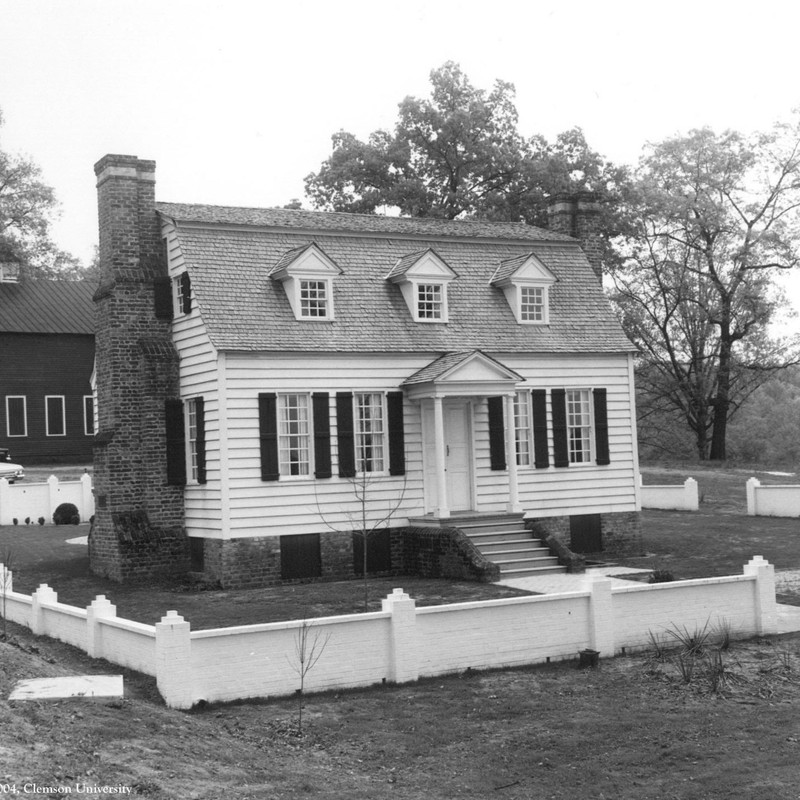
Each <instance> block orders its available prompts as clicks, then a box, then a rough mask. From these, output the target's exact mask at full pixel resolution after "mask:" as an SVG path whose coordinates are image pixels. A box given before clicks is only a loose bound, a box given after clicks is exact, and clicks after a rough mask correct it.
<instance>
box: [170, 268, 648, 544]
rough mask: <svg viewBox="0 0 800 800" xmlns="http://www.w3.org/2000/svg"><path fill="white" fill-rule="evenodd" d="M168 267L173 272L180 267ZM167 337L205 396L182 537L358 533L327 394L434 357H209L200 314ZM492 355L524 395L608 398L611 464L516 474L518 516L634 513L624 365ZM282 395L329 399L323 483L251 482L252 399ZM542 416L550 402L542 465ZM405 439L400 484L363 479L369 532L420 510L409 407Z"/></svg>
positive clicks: (495, 502) (482, 504) (418, 458)
mask: <svg viewBox="0 0 800 800" xmlns="http://www.w3.org/2000/svg"><path fill="white" fill-rule="evenodd" d="M176 265H177V266H176V271H179V267H180V264H179V263H177V262H176ZM174 327H175V335H176V345H177V346H178V348H179V350H180V353H181V381H182V389H181V391H182V396H184V397H191V396H196V395H203V397H204V398H205V409H206V452H207V471H208V483H207V484H206V485H204V486H188V487H187V489H186V523H187V530H188V532H189V534H190V535H192V536H203V537H213V538H231V537H256V536H274V535H287V534H300V533H314V532H323V531H325V530H328V529H336V530H343V531H344V530H351V529H353V528H357V527H360V525H361V522H360V514H361V505H360V503H359V502H358V500H357V498H356V496H355V492H354V485H353V483H352V482H351V481H349V480H347V479H342V478H339V477H338V476H336V474H335V471H336V464H337V451H336V436H335V422H336V419H335V416H336V407H335V394H336V392H337V391H348V392H358V391H380V392H389V391H395V390H397V389H398V388H399V386H400V385H401V384H402V382H403V381H404V380H405V379H406V378H407V377H409V376H410V375H412V374H413V373H414V372H416V371H417V370H419V369H421V368H422V367H424V366H426V365H427V364H429V363H430V362H431V361H432V360H433V358H435V357H436V354H431V353H423V354H357V355H342V354H300V353H226V354H216V353H215V351H214V349H213V347H212V346H211V344H210V343H209V342H208V340H207V337H206V336H205V333H204V330H203V327H202V313H201V310H199V312H195V313H193V314H192V315H190V317H189V318H186V319H181V320H179V321H176V324H175V326H174ZM497 357H498V358H499V360H501V361H503V363H505V364H506V365H508V366H509V367H511V368H512V369H515V370H516V371H517V372H519V373H520V374H521V375H522V376H523V377H524V378H525V379H526V381H525V384H524V386H525V387H527V388H543V389H548V390H549V389H553V388H560V387H563V388H570V387H572V388H586V389H592V388H596V387H604V388H606V390H607V392H608V395H607V396H608V417H609V449H610V454H611V464H610V465H609V466H605V467H597V466H594V465H585V466H584V465H581V466H571V467H568V468H559V469H556V468H555V467H552V466H551V467H549V468H547V469H544V470H541V469H540V470H536V469H534V468H533V467H520V469H519V476H518V478H519V490H520V501H521V504H522V506H523V508H524V509H525V511H526V513H527V514H528V515H529V516H555V515H564V514H580V513H602V512H610V511H627V510H635V508H636V488H635V472H636V470H635V439H634V435H633V427H632V409H631V391H630V387H629V385H628V379H629V378H628V375H629V373H628V359H627V356H607V355H606V356H597V357H591V356H582V357H579V358H575V357H569V356H566V357H557V356H546V357H543V356H530V357H525V356H520V355H519V354H510V355H499V356H497ZM290 391H297V392H303V393H310V392H314V391H324V392H328V393H329V395H330V406H329V412H330V423H331V434H332V437H331V451H332V460H333V468H334V476H333V477H332V478H329V479H324V480H314V479H313V478H303V479H298V478H294V479H282V480H279V481H269V482H264V481H261V479H260V472H261V461H260V447H259V440H258V434H259V431H258V394H259V393H261V392H277V393H281V392H290ZM220 403H222V406H223V408H224V414H223V415H222V418H220ZM472 405H473V420H474V437H475V439H474V445H473V464H474V468H475V499H476V504H477V508H476V510H478V511H487V512H493V511H504V510H506V504H507V500H508V474H507V471H497V472H493V471H492V470H491V469H490V468H489V440H488V419H487V405H486V400H485V399H484V398H476V399H474V400H473V401H472ZM550 413H551V411H550V408H549V403H548V422H549V423H550V424H549V428H550V433H549V447H550V454H551V462H552V448H553V443H552V424H551V420H550V419H549V417H550ZM221 430H223V431H224V434H221V433H220V431H221ZM405 439H406V472H407V475H406V477H405V478H400V477H394V476H389V475H384V476H377V477H375V478H373V480H372V482H371V484H370V488H369V490H368V496H369V506H370V514H369V519H368V524H369V525H372V524H374V523H375V522H376V521H378V520H380V519H382V518H383V517H385V516H387V515H391V516H390V522H391V524H393V525H402V524H405V523H406V521H407V519H408V517H410V516H416V515H418V514H420V513H422V512H423V511H424V509H425V505H426V498H425V493H424V489H423V480H422V476H423V469H422V461H423V451H422V426H421V416H420V407H419V405H418V404H416V403H409V402H406V406H405ZM428 506H430V498H428Z"/></svg>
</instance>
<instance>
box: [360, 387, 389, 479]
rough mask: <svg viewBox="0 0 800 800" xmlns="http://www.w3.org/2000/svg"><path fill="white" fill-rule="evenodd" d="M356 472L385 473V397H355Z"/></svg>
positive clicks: (364, 395)
mask: <svg viewBox="0 0 800 800" xmlns="http://www.w3.org/2000/svg"><path fill="white" fill-rule="evenodd" d="M354 400H355V412H356V413H355V428H356V430H355V434H356V436H355V439H356V470H357V471H358V472H362V473H365V472H383V470H384V467H385V458H384V446H385V441H386V437H385V435H384V413H383V395H382V394H380V393H369V394H356V395H355V398H354Z"/></svg>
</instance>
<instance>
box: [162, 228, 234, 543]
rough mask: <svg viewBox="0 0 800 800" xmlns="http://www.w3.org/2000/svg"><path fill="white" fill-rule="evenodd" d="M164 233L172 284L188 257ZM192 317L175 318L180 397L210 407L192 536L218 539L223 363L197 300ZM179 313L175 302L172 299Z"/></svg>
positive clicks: (191, 499) (189, 501)
mask: <svg viewBox="0 0 800 800" xmlns="http://www.w3.org/2000/svg"><path fill="white" fill-rule="evenodd" d="M162 232H163V234H164V235H165V236H166V238H167V256H168V272H169V276H170V278H171V279H174V278H176V277H177V276H178V275H180V274H181V273H182V272H183V271H184V270H185V269H186V264H185V262H184V258H183V253H182V252H181V249H180V247H179V246H178V245H177V242H176V240H175V237H174V228H173V226H172V224H171V223H165V224H164V225H163V227H162ZM193 306H194V307H193V309H192V313H191V314H188V315H182V314H176V315H175V317H174V318H173V321H172V334H173V341H174V342H175V347H176V348H177V350H178V353H179V355H180V366H179V374H180V396H181V398H182V399H184V400H186V399H189V398H192V397H202V398H203V400H204V403H205V433H206V472H207V483H206V484H204V485H202V486H199V485H191V484H190V485H188V486H187V487H186V490H185V492H184V502H185V513H186V527H187V531H188V532H189V535H191V536H206V537H213V538H217V537H219V536H220V535H222V531H223V530H224V521H223V514H224V509H225V504H224V502H223V491H224V481H223V479H222V476H223V464H222V459H221V453H222V452H223V448H221V446H220V441H221V437H220V413H219V406H220V402H219V381H218V372H219V358H218V354H217V352H216V350H215V349H214V347H213V346H212V344H211V342H210V341H209V338H208V334H207V331H206V327H205V325H204V323H203V315H202V309H201V308H200V306H199V304H198V303H197V300H196V299H195V301H194V303H193ZM173 308H174V297H173Z"/></svg>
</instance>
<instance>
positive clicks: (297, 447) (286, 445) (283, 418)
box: [278, 394, 311, 476]
mask: <svg viewBox="0 0 800 800" xmlns="http://www.w3.org/2000/svg"><path fill="white" fill-rule="evenodd" d="M278 463H279V469H280V474H281V475H287V476H290V475H310V474H311V424H310V410H309V397H308V395H307V394H282V395H278Z"/></svg>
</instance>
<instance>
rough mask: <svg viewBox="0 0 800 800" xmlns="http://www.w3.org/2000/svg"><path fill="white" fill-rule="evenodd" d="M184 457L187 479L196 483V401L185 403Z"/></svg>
mask: <svg viewBox="0 0 800 800" xmlns="http://www.w3.org/2000/svg"><path fill="white" fill-rule="evenodd" d="M186 412H187V413H186V457H187V463H186V467H187V470H186V471H187V478H188V479H189V481H190V482H192V483H197V400H196V399H194V398H193V399H192V400H188V401H187V402H186Z"/></svg>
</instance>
